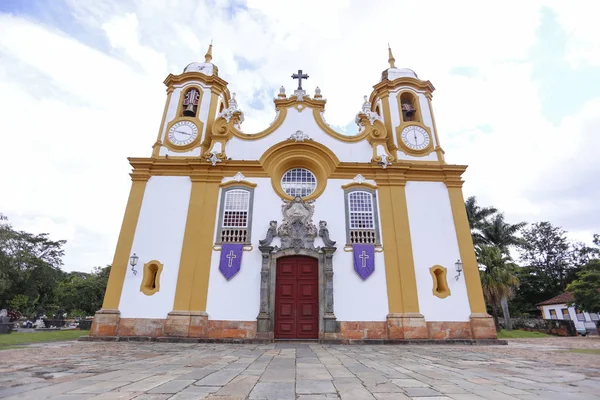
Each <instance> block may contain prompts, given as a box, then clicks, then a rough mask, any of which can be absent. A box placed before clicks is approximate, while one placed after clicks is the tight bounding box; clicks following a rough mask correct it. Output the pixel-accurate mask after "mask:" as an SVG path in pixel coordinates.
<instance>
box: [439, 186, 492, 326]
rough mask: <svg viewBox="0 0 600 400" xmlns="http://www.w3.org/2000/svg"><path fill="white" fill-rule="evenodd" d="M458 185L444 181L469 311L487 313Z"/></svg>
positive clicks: (465, 212)
mask: <svg viewBox="0 0 600 400" xmlns="http://www.w3.org/2000/svg"><path fill="white" fill-rule="evenodd" d="M460 185H461V184H460V183H458V182H456V183H454V184H449V183H448V182H447V183H446V186H447V187H448V196H449V197H450V206H451V208H452V217H453V218H454V228H455V229H456V238H457V239H458V250H459V252H460V259H461V260H462V263H463V276H464V277H465V278H464V279H465V284H466V285H467V295H468V297H469V304H470V306H471V313H472V314H479V313H481V314H487V311H486V307H485V301H484V299H483V290H482V289H481V280H480V278H479V268H478V265H477V258H476V257H475V250H474V247H473V239H472V237H471V229H470V228H469V221H468V219H467V210H466V209H465V200H464V198H463V194H462V188H461V186H460Z"/></svg>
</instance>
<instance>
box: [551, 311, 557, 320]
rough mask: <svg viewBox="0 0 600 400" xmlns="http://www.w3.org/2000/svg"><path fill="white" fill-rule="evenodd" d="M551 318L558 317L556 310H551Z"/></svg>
mask: <svg viewBox="0 0 600 400" xmlns="http://www.w3.org/2000/svg"><path fill="white" fill-rule="evenodd" d="M550 319H558V317H557V316H556V310H550Z"/></svg>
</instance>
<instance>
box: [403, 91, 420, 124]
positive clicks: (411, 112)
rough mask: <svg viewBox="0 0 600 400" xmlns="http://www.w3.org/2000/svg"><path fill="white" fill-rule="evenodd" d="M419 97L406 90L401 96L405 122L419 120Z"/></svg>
mask: <svg viewBox="0 0 600 400" xmlns="http://www.w3.org/2000/svg"><path fill="white" fill-rule="evenodd" d="M417 104H418V102H417V98H416V97H415V95H414V94H412V93H410V92H404V93H402V95H401V96H400V108H401V109H402V120H403V121H404V122H408V121H417V122H421V121H420V120H419V112H418V109H417V107H418V106H417Z"/></svg>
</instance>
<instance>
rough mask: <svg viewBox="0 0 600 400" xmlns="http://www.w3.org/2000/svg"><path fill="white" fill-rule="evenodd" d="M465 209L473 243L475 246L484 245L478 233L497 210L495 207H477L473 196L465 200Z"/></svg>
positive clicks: (483, 240)
mask: <svg viewBox="0 0 600 400" xmlns="http://www.w3.org/2000/svg"><path fill="white" fill-rule="evenodd" d="M465 208H466V209H467V218H468V220H469V227H470V228H471V236H472V237H473V243H474V244H476V245H478V244H480V243H485V239H484V238H483V237H482V235H481V233H480V231H481V229H483V228H484V227H485V226H486V225H487V218H488V217H489V216H490V215H492V214H494V213H496V212H498V210H497V209H496V208H495V207H479V206H478V205H477V198H476V197H475V196H471V197H469V198H467V200H466V201H465Z"/></svg>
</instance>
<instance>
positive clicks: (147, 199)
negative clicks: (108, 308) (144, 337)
mask: <svg viewBox="0 0 600 400" xmlns="http://www.w3.org/2000/svg"><path fill="white" fill-rule="evenodd" d="M191 188H192V183H191V181H190V178H189V177H187V176H183V177H179V176H152V177H150V179H149V180H148V183H147V184H146V192H145V193H144V199H143V201H142V208H141V210H140V216H139V220H138V224H137V227H136V231H135V236H134V239H133V247H132V249H131V253H132V254H133V253H136V254H137V255H138V256H139V257H140V258H139V261H138V265H137V267H136V269H137V270H138V273H137V275H133V273H132V272H131V269H129V268H128V270H127V273H126V274H125V282H124V284H123V291H122V293H121V302H120V304H119V310H120V311H121V317H122V318H166V317H167V313H169V312H170V311H171V310H172V309H173V301H174V299H175V288H176V286H177V275H178V273H179V261H180V258H181V248H182V245H183V236H184V232H185V223H186V220H187V212H188V205H189V202H190V192H191ZM151 260H158V261H160V262H161V263H163V265H164V266H163V271H162V274H161V276H160V290H159V291H158V292H156V293H154V294H153V295H151V296H147V295H145V294H143V293H142V292H141V291H140V285H141V283H142V279H143V266H144V264H145V263H147V262H148V261H151Z"/></svg>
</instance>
